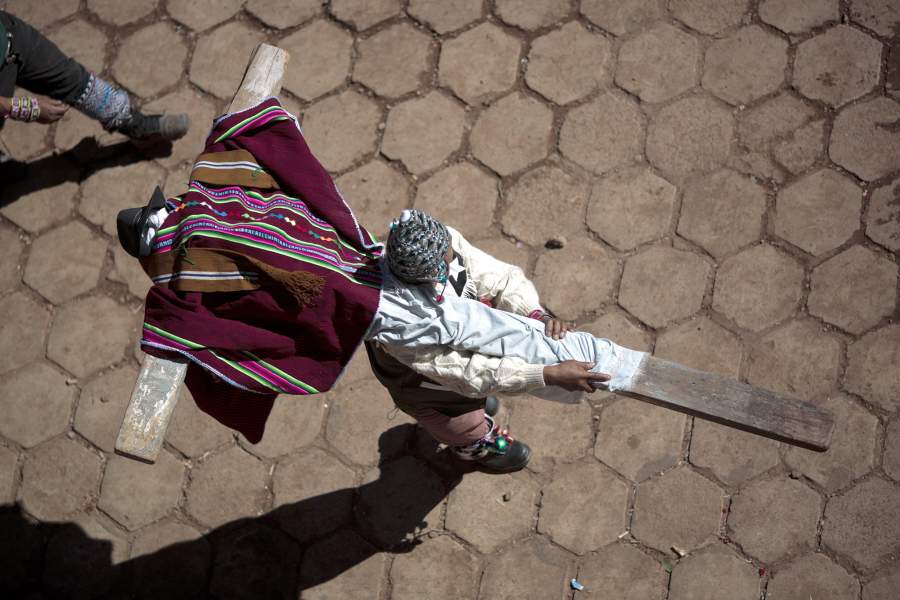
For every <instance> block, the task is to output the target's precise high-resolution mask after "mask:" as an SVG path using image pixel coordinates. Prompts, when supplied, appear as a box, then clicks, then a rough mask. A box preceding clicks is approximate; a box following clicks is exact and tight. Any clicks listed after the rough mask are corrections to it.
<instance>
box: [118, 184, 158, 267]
mask: <svg viewBox="0 0 900 600" xmlns="http://www.w3.org/2000/svg"><path fill="white" fill-rule="evenodd" d="M165 205H166V197H165V195H163V193H162V190H161V189H159V186H157V187H156V189H155V190H153V195H152V196H151V197H150V202H149V203H148V204H147V206H145V207H143V208H126V209H125V210H122V211H119V215H118V216H117V217H116V229H117V230H118V232H119V243H120V244H122V248H124V249H125V252H127V253H128V254H130V255H131V256H134V257H135V258H143V257H145V256H150V243H149V242H148V241H147V240H146V239H145V238H144V232H145V231H146V230H147V221H148V220H149V219H150V215H152V214H153V213H155V212H156V211H157V210H159V209H160V208H163V207H165Z"/></svg>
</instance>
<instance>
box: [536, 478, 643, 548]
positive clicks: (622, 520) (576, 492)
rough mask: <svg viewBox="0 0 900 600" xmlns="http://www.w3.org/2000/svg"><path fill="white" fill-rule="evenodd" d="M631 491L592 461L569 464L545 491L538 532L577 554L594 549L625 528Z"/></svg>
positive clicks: (606, 542)
mask: <svg viewBox="0 0 900 600" xmlns="http://www.w3.org/2000/svg"><path fill="white" fill-rule="evenodd" d="M630 491H631V490H630V489H629V486H627V485H626V484H625V483H623V482H622V481H621V480H619V479H618V478H616V476H615V475H613V474H612V472H611V471H610V470H609V469H607V468H606V467H603V466H602V465H598V464H597V463H595V462H593V461H588V462H584V463H578V464H575V465H571V466H570V467H568V468H567V469H564V470H562V471H561V472H559V473H556V474H555V475H554V478H553V482H552V483H550V484H549V485H548V486H546V487H545V488H544V494H543V497H542V500H541V515H540V520H539V521H538V531H540V532H542V533H545V534H546V535H547V536H549V537H550V539H552V540H553V541H554V542H556V543H557V544H559V545H560V546H563V547H564V548H567V549H569V550H571V551H572V552H575V553H576V554H584V553H586V552H589V551H591V550H596V549H597V548H599V547H600V546H605V545H606V544H608V543H610V542H613V541H615V539H616V537H617V536H618V535H619V534H620V533H621V532H622V531H624V530H625V528H626V527H627V525H628V521H627V518H626V514H625V513H626V510H625V509H626V505H627V504H628V495H629V492H630Z"/></svg>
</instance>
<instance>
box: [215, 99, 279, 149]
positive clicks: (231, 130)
mask: <svg viewBox="0 0 900 600" xmlns="http://www.w3.org/2000/svg"><path fill="white" fill-rule="evenodd" d="M276 110H284V109H283V108H281V107H280V106H270V107H269V108H264V109H263V110H261V111H259V112H258V113H256V114H255V115H253V116H251V117H247V118H246V119H244V120H243V121H241V122H240V123H237V124H236V125H232V126H231V127H230V128H229V129H228V131H226V132H225V133H223V134H222V135H221V136H219V138H218V139H217V140H216V141H215V142H213V143H215V144H218V143H219V142H221V141H222V140H224V139H227V138H229V137H231V134H233V133H234V132H235V131H237V130H238V129H240V128H241V127H243V126H244V125H246V124H247V123H249V122H250V121H253V120H254V119H257V118H259V117H262V116H264V115H267V114H269V113H270V112H272V111H276ZM289 118H290V117H277V118H275V119H273V120H274V121H284V120H286V119H289Z"/></svg>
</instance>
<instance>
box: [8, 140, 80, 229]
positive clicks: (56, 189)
mask: <svg viewBox="0 0 900 600" xmlns="http://www.w3.org/2000/svg"><path fill="white" fill-rule="evenodd" d="M7 139H9V138H7ZM73 178H74V177H73ZM4 187H6V186H4ZM9 189H10V190H11V191H13V192H16V191H17V190H16V186H15V184H14V185H12V186H10V187H9ZM77 192H78V184H77V183H74V182H72V181H67V182H65V183H61V184H59V185H54V186H52V187H41V188H40V189H38V190H35V191H33V192H27V193H23V194H17V193H14V194H13V196H12V199H14V200H15V201H14V202H12V203H11V204H6V206H4V207H3V208H2V209H0V214H2V215H3V216H4V217H6V218H7V219H9V220H10V221H12V222H13V223H15V224H16V225H18V226H19V227H21V228H22V229H24V230H25V231H28V232H29V233H37V232H38V231H41V230H42V229H46V228H47V227H49V226H51V225H54V224H56V223H58V222H60V221H62V220H64V219H66V218H67V217H68V216H69V214H70V213H71V212H72V208H73V207H74V206H75V200H74V196H75V194H76V193H77ZM3 196H5V194H3Z"/></svg>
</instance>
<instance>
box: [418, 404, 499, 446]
mask: <svg viewBox="0 0 900 600" xmlns="http://www.w3.org/2000/svg"><path fill="white" fill-rule="evenodd" d="M412 416H413V418H414V419H415V420H416V421H418V423H419V425H421V426H422V428H423V429H424V430H425V431H427V432H428V433H430V434H431V436H432V437H433V438H434V439H436V440H437V441H439V442H442V443H444V444H447V445H449V446H467V445H469V444H471V443H472V442H474V441H476V440H480V439H481V438H483V437H484V436H485V435H487V433H488V424H487V420H486V419H485V418H484V409H483V408H479V409H478V410H473V411H469V412H467V413H463V414H461V415H459V416H456V417H448V416H447V415H445V414H442V413H439V412H438V411H436V410H434V409H431V408H425V409H422V410H420V411H417V412H416V413H415V414H413V415H412Z"/></svg>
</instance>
